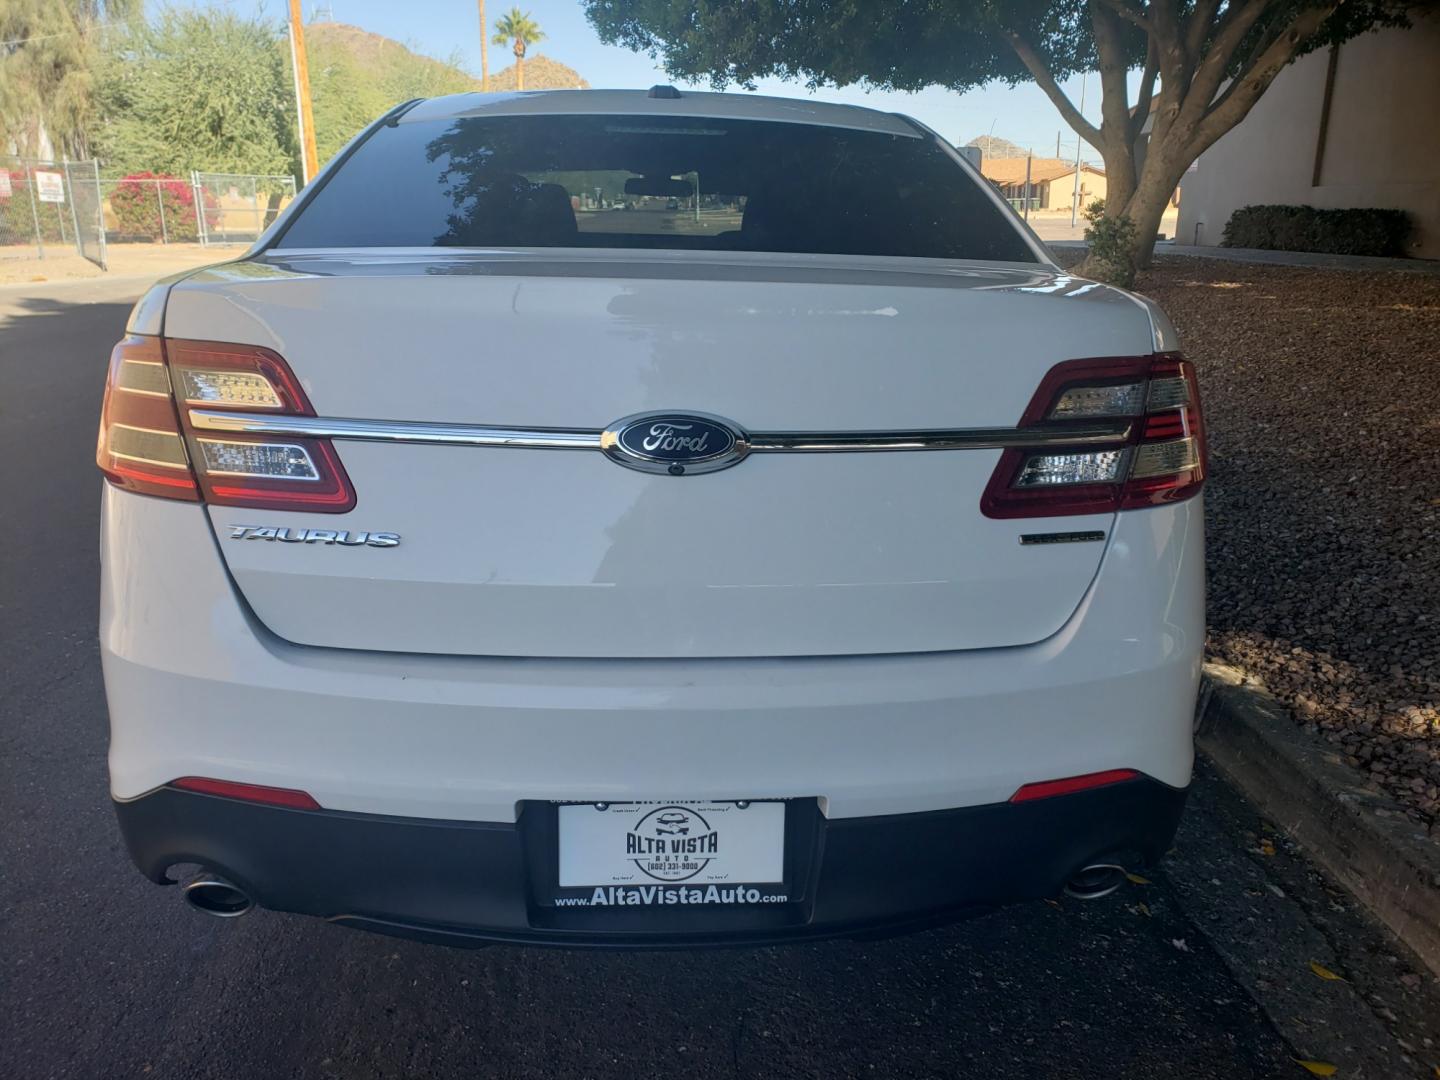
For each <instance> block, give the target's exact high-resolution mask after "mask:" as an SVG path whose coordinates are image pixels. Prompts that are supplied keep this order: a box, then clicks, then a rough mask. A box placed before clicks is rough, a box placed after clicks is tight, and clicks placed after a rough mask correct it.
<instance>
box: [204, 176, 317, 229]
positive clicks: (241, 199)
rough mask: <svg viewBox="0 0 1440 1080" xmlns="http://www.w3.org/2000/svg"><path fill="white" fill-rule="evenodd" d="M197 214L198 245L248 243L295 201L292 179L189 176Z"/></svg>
mask: <svg viewBox="0 0 1440 1080" xmlns="http://www.w3.org/2000/svg"><path fill="white" fill-rule="evenodd" d="M190 182H191V184H192V185H193V186H194V189H195V204H196V205H197V206H203V207H204V208H205V212H204V213H203V214H201V215H200V219H199V221H200V243H202V244H204V245H206V246H207V247H209V246H215V245H225V244H252V243H254V242H255V241H256V240H257V239H259V237H260V234H261V233H263V232H264V231H265V230H266V229H268V228H269V227H270V224H271V222H273V221H274V220H275V218H276V216H277V215H278V214H279V213H280V211H281V210H282V209H283V208H284V207H285V205H286V204H287V203H289V202H290V200H291V199H293V198H295V178H294V177H293V176H256V175H242V174H235V173H202V172H197V173H192V174H191V177H190Z"/></svg>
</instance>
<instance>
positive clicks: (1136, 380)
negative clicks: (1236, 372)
mask: <svg viewBox="0 0 1440 1080" xmlns="http://www.w3.org/2000/svg"><path fill="white" fill-rule="evenodd" d="M1101 421H1111V422H1115V423H1116V424H1117V434H1116V436H1115V439H1114V440H1113V442H1107V441H1103V440H1102V441H1101V442H1098V443H1094V442H1092V443H1088V444H1087V445H1085V446H1083V447H1069V446H1061V445H1054V444H1053V442H1050V443H1049V444H1048V445H1047V441H1048V440H1053V439H1054V438H1055V437H1057V436H1058V437H1060V438H1062V439H1063V438H1064V436H1065V434H1066V432H1067V431H1068V430H1069V429H1072V428H1073V429H1075V430H1079V429H1080V428H1082V427H1083V428H1087V429H1090V430H1093V428H1094V426H1095V424H1096V422H1101ZM1026 428H1034V429H1037V439H1036V445H1034V446H1032V447H1019V448H1011V449H1007V450H1006V451H1005V452H1004V453H1003V454H1001V456H1000V463H999V465H997V466H996V468H995V472H994V474H993V475H992V476H991V477H990V483H989V484H988V485H987V486H986V488H985V494H984V496H983V497H982V499H981V502H980V509H981V510H982V511H983V512H984V514H985V515H986V516H987V517H992V518H1019V517H1061V516H1065V515H1070V514H1107V513H1113V512H1114V511H1116V510H1131V509H1136V508H1138V507H1143V506H1154V505H1156V504H1157V503H1164V502H1177V501H1179V500H1181V499H1187V498H1189V497H1190V496H1192V495H1194V494H1195V493H1196V492H1197V491H1199V490H1200V488H1201V486H1202V485H1203V484H1204V482H1205V463H1206V449H1205V428H1204V423H1203V421H1202V419H1201V414H1200V387H1199V385H1198V384H1197V383H1196V381H1195V369H1194V367H1193V366H1192V365H1190V364H1189V363H1187V362H1186V361H1185V360H1183V359H1182V358H1181V357H1180V356H1178V355H1175V354H1173V353H1164V354H1160V355H1157V356H1143V357H1120V358H1113V359H1100V360H1070V361H1067V362H1065V363H1063V364H1057V365H1056V366H1055V367H1053V368H1051V370H1050V371H1049V373H1048V374H1047V375H1046V376H1045V378H1044V380H1043V381H1042V382H1041V384H1040V389H1039V390H1037V391H1036V393H1035V396H1034V397H1033V398H1032V399H1031V401H1030V404H1029V406H1028V407H1027V408H1026V410H1025V414H1024V415H1023V416H1022V417H1021V418H1020V429H1021V430H1022V431H1023V430H1025V429H1026ZM1042 432H1043V435H1044V438H1043V439H1042V438H1040V437H1039V436H1040V435H1041V433H1042Z"/></svg>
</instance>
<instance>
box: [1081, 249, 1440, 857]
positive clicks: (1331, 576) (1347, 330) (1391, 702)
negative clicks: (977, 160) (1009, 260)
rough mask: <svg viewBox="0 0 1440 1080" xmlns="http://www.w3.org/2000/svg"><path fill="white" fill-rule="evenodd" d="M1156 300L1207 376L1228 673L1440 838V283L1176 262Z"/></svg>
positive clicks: (1211, 495)
mask: <svg viewBox="0 0 1440 1080" xmlns="http://www.w3.org/2000/svg"><path fill="white" fill-rule="evenodd" d="M1067 261H1073V260H1070V259H1067ZM1137 289H1138V290H1139V291H1141V292H1144V293H1146V294H1147V295H1149V296H1152V297H1154V298H1155V299H1156V300H1157V301H1159V303H1160V304H1161V305H1162V306H1163V307H1164V308H1165V310H1166V311H1167V312H1168V313H1169V315H1170V317H1171V319H1173V320H1174V322H1175V325H1176V327H1177V328H1178V329H1179V331H1180V335H1181V339H1182V342H1183V344H1184V347H1185V351H1186V354H1187V355H1188V356H1189V357H1190V358H1191V359H1193V360H1194V361H1195V362H1196V364H1197V366H1198V369H1199V373H1200V382H1201V388H1202V393H1203V395H1204V398H1205V411H1206V418H1207V421H1208V425H1209V433H1210V453H1211V464H1212V468H1211V479H1210V483H1209V486H1208V488H1207V494H1206V504H1207V519H1208V530H1209V535H1208V554H1209V617H1210V635H1209V651H1210V654H1211V656H1212V657H1213V658H1215V659H1217V660H1220V661H1222V662H1224V663H1227V664H1230V665H1232V666H1234V667H1237V668H1239V669H1241V670H1243V671H1244V672H1245V673H1246V675H1247V677H1248V678H1250V679H1251V680H1253V681H1254V682H1257V683H1259V684H1261V685H1263V686H1264V687H1265V688H1266V689H1268V690H1269V691H1271V692H1272V693H1274V694H1275V695H1276V696H1277V697H1279V698H1280V699H1281V700H1282V701H1284V702H1285V703H1286V704H1287V705H1289V706H1290V708H1291V711H1292V713H1293V715H1294V717H1295V719H1296V720H1297V722H1299V723H1301V724H1303V725H1305V726H1306V727H1307V728H1309V729H1311V730H1312V731H1315V732H1317V733H1318V734H1319V735H1321V736H1322V737H1323V738H1324V739H1326V740H1328V741H1329V742H1330V743H1332V744H1334V745H1335V746H1336V747H1337V748H1338V749H1339V750H1340V752H1341V753H1343V754H1344V755H1345V757H1346V760H1348V761H1349V762H1350V764H1351V765H1353V766H1354V767H1355V768H1356V769H1359V770H1361V771H1363V772H1364V773H1365V774H1366V775H1367V776H1368V778H1369V780H1370V781H1371V782H1373V783H1374V784H1376V785H1379V786H1380V787H1381V788H1383V789H1385V790H1386V791H1388V792H1389V793H1390V794H1391V795H1393V796H1395V797H1396V798H1397V799H1399V800H1400V802H1401V803H1402V804H1403V805H1404V806H1406V807H1407V809H1408V810H1409V812H1410V814H1411V816H1412V817H1413V818H1414V819H1415V820H1417V821H1419V822H1421V823H1423V824H1424V825H1425V826H1426V827H1427V828H1428V829H1430V831H1431V834H1432V835H1434V836H1436V837H1440V277H1433V276H1422V275H1415V274H1401V273H1385V274H1379V273H1360V272H1354V271H1339V270H1313V269H1308V268H1305V269H1302V268H1294V267H1271V266H1258V265H1252V264H1239V263H1228V262H1217V261H1214V260H1210V259H1194V258H1183V257H1168V258H1167V257H1161V258H1157V259H1156V264H1155V267H1154V269H1153V270H1151V271H1149V272H1147V273H1145V274H1144V275H1142V277H1141V280H1140V281H1139V283H1138V284H1137Z"/></svg>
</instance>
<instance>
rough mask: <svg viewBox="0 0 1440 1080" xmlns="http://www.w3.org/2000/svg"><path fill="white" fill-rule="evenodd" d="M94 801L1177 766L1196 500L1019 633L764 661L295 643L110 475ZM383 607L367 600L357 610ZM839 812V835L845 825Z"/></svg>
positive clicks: (607, 797)
mask: <svg viewBox="0 0 1440 1080" xmlns="http://www.w3.org/2000/svg"><path fill="white" fill-rule="evenodd" d="M102 552H103V559H102V564H103V574H102V593H101V626H100V644H101V657H102V661H103V663H104V667H105V687H106V694H107V697H108V700H109V706H110V721H111V742H110V778H111V794H112V795H113V796H114V797H115V798H117V799H120V800H127V799H134V798H136V797H138V796H141V795H144V794H145V793H146V792H150V791H153V790H155V789H157V788H161V787H163V786H164V785H166V784H168V783H170V782H171V781H172V780H174V779H176V778H178V777H182V776H202V777H204V776H208V777H215V778H219V779H222V780H231V781H240V782H245V783H252V784H262V785H269V786H272V787H282V788H295V789H300V790H303V791H306V792H308V793H309V794H310V795H312V796H313V797H314V798H315V800H316V801H317V802H318V803H319V804H320V805H321V806H323V807H325V808H326V809H327V810H336V811H349V812H353V813H360V814H372V815H387V816H394V817H403V818H417V819H434V820H442V821H467V822H486V823H501V824H509V825H513V824H514V823H515V822H516V821H517V819H518V816H519V810H520V807H521V805H522V804H524V803H526V802H527V801H529V800H538V801H548V800H566V801H576V802H599V801H608V802H624V801H633V800H648V799H676V800H680V801H684V800H693V799H704V798H714V799H776V798H790V797H795V796H813V797H817V798H819V799H820V800H821V809H822V812H823V814H824V816H825V818H826V819H827V820H828V821H830V822H831V823H835V822H838V821H840V820H842V819H852V818H870V817H887V816H893V815H901V814H916V813H924V812H929V811H944V810H950V809H953V808H956V807H979V806H985V805H987V804H995V803H1003V802H1004V801H1005V800H1006V799H1008V798H1009V797H1010V796H1011V795H1012V794H1013V793H1014V792H1015V791H1016V789H1017V788H1019V787H1020V786H1022V785H1023V784H1026V783H1029V782H1033V781H1039V780H1050V779H1054V778H1058V777H1066V776H1076V775H1080V774H1085V773H1092V772H1100V771H1104V770H1107V769H1116V768H1130V769H1136V770H1138V771H1139V772H1142V773H1144V774H1145V775H1147V776H1151V777H1154V778H1155V779H1157V780H1159V781H1161V782H1162V783H1164V784H1168V785H1170V786H1172V787H1183V786H1184V785H1185V784H1187V783H1188V782H1189V776H1190V768H1191V764H1192V759H1193V748H1192V739H1191V732H1192V720H1193V714H1194V702H1195V692H1196V686H1197V683H1198V679H1199V669H1200V659H1201V648H1202V645H1203V640H1204V621H1203V617H1204V595H1203V593H1204V582H1203V569H1202V568H1203V550H1202V537H1201V504H1200V499H1198V498H1196V499H1192V500H1189V501H1187V502H1184V503H1178V504H1173V505H1170V506H1163V507H1156V508H1153V509H1149V510H1143V511H1133V512H1128V513H1125V514H1120V515H1118V517H1117V519H1116V522H1115V525H1114V527H1113V531H1112V536H1111V539H1110V543H1109V545H1108V548H1107V550H1106V552H1105V556H1104V560H1103V562H1102V565H1101V567H1100V570H1099V573H1098V574H1097V577H1096V579H1095V581H1094V583H1093V584H1092V586H1091V588H1090V590H1089V592H1088V593H1087V594H1086V596H1085V598H1084V600H1083V601H1082V602H1081V604H1080V607H1079V609H1078V610H1077V611H1076V613H1075V615H1074V616H1073V617H1072V618H1071V620H1070V621H1069V622H1068V623H1067V624H1066V625H1065V626H1064V627H1063V628H1062V629H1061V630H1060V631H1059V632H1058V633H1057V634H1055V635H1054V636H1053V637H1051V638H1048V639H1046V640H1045V641H1042V642H1038V643H1036V644H1034V645H1029V646H1023V647H1016V648H1007V649H978V650H972V651H969V652H959V653H920V654H896V655H885V656H854V657H845V656H834V657H790V658H780V659H738V658H736V659H713V660H681V659H671V660H600V659H576V660H563V659H521V658H487V657H447V656H423V655H409V654H394V653H391V654H385V653H374V652H358V651H351V650H342V649H319V648H310V647H305V646H297V645H293V644H291V643H289V642H286V641H282V640H280V639H279V638H277V637H275V635H273V634H271V633H270V632H268V631H267V630H266V629H265V628H264V627H263V626H261V625H259V623H258V622H257V621H256V620H255V619H254V618H253V617H252V616H251V615H250V613H249V611H248V609H247V608H246V607H245V605H244V604H243V602H242V601H241V600H240V599H239V598H238V597H237V595H236V592H235V589H234V587H233V585H232V583H231V581H230V579H229V578H228V576H227V575H226V573H225V568H224V565H223V563H222V561H221V559H220V556H219V553H218V552H217V551H216V541H215V539H214V536H213V534H212V531H211V528H210V523H209V521H208V520H207V518H206V516H205V509H204V507H201V506H197V505H194V504H187V503H178V502H169V501H166V500H159V499H151V498H147V497H145V496H140V495H133V494H130V493H127V492H122V491H117V490H115V489H114V488H112V487H108V486H107V488H106V493H105V504H104V531H103V537H102ZM375 617H376V618H377V619H383V617H384V613H383V612H379V611H377V612H376V614H375ZM857 827H858V825H857Z"/></svg>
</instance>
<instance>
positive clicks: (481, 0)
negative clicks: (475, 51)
mask: <svg viewBox="0 0 1440 1080" xmlns="http://www.w3.org/2000/svg"><path fill="white" fill-rule="evenodd" d="M476 2H477V3H478V4H479V5H480V89H481V90H483V91H485V92H486V93H489V91H490V54H489V53H488V52H487V51H486V48H487V45H488V40H489V37H490V28H489V27H488V26H486V25H485V0H476Z"/></svg>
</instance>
